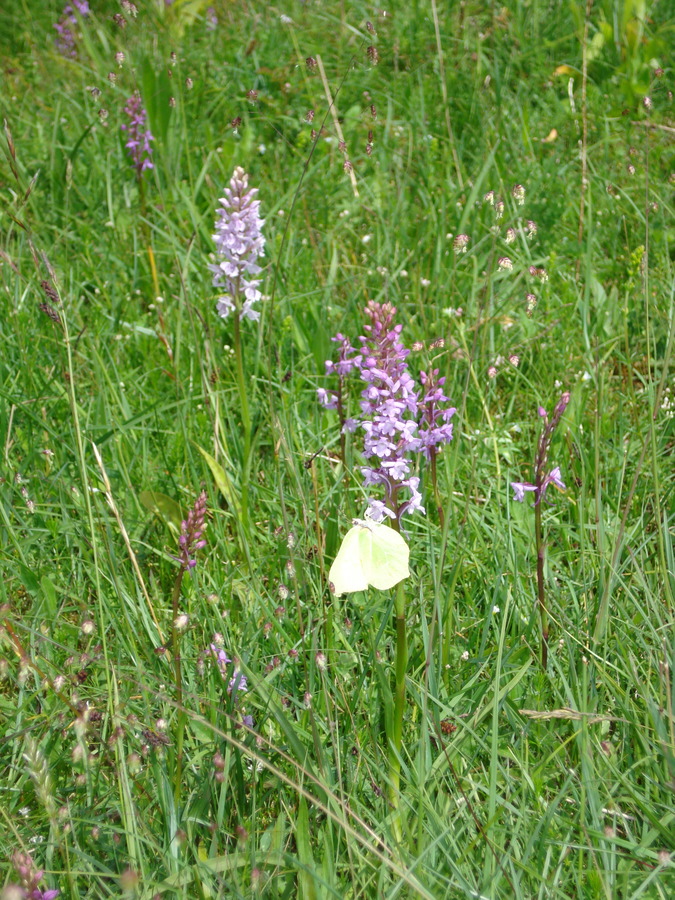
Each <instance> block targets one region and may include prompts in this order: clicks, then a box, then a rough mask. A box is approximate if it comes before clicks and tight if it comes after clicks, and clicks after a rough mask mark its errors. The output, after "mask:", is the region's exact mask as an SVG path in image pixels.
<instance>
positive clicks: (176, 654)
mask: <svg viewBox="0 0 675 900" xmlns="http://www.w3.org/2000/svg"><path fill="white" fill-rule="evenodd" d="M184 574H185V569H184V568H183V566H181V567H180V569H179V571H178V575H177V576H176V582H175V584H174V586H173V595H172V597H171V612H172V616H173V619H172V626H171V653H172V656H173V672H174V679H175V681H176V705H177V707H178V725H177V729H176V765H175V773H176V777H175V781H174V787H173V796H174V800H175V801H176V803H177V802H178V799H179V797H180V788H181V781H182V777H183V735H184V732H185V721H186V717H185V709H184V708H183V672H182V667H181V658H180V635H179V633H178V628H177V627H176V619H177V618H178V603H179V601H180V593H181V587H182V584H183V575H184Z"/></svg>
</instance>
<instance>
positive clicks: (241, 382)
mask: <svg viewBox="0 0 675 900" xmlns="http://www.w3.org/2000/svg"><path fill="white" fill-rule="evenodd" d="M233 328H234V334H233V340H234V355H235V360H236V365H237V387H238V389H239V404H240V409H241V423H242V426H243V429H244V452H243V458H242V463H241V517H242V526H243V528H244V531H245V532H246V533H248V481H249V467H250V462H251V412H250V409H249V405H248V394H247V391H246V378H245V376H244V356H243V352H242V347H241V322H240V321H239V310H238V309H237V310H235V311H234V315H233Z"/></svg>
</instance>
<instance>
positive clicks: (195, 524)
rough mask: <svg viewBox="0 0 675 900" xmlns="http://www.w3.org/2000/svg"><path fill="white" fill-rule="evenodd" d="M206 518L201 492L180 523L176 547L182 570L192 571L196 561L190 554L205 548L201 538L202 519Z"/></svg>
mask: <svg viewBox="0 0 675 900" xmlns="http://www.w3.org/2000/svg"><path fill="white" fill-rule="evenodd" d="M205 516H206V492H205V491H202V492H201V494H200V495H199V497H197V499H196V500H195V504H194V506H193V507H192V509H191V510H190V512H189V513H188V517H187V519H185V520H184V521H183V522H181V529H180V537H179V538H178V546H179V547H180V557H179V562H180V564H181V566H182V567H183V569H194V567H195V566H196V565H197V560H196V559H194V558H193V557H192V556H191V554H192V553H194V551H195V550H201V549H202V547H205V546H206V541H205V540H204V539H203V538H202V535H203V533H204V528H205V525H204V517H205Z"/></svg>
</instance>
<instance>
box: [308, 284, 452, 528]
mask: <svg viewBox="0 0 675 900" xmlns="http://www.w3.org/2000/svg"><path fill="white" fill-rule="evenodd" d="M365 312H366V316H367V317H368V319H369V322H368V324H367V325H365V327H364V330H365V332H366V334H365V336H362V337H360V338H359V340H360V343H361V346H360V348H359V349H358V350H357V349H356V348H354V347H352V345H351V343H350V342H349V340H348V339H347V338H345V337H344V335H342V334H338V335H336V336H335V338H333V340H334V341H335V342H336V343H338V344H339V345H340V351H339V357H338V361H337V362H336V363H334V362H332V361H328V362H327V363H326V371H327V372H328V373H332V372H336V373H337V375H338V378H339V388H338V392H337V395H335V394H331V393H329V392H328V391H324V390H323V389H321V388H320V389H319V392H318V394H319V400H320V401H321V402H323V405H324V406H327V407H328V408H334V406H335V404H336V405H337V409H338V411H339V414H340V422H341V431H342V433H343V434H344V432H345V431H354V430H355V428H356V427H357V426H360V427H361V429H362V430H363V433H364V442H363V456H364V457H365V458H366V459H367V460H369V461H370V465H368V466H363V467H362V468H361V473H362V475H363V481H364V484H365V485H366V487H370V486H373V485H378V486H381V487H383V488H384V492H385V500H384V501H382V500H378V499H375V498H373V497H370V498H369V500H368V511H367V514H368V515H369V516H370V518H372V519H373V520H374V521H376V522H381V521H382V520H383V519H384V518H385V517H389V518H392V519H399V520H400V517H401V516H402V515H403V514H404V513H412V512H415V511H416V510H419V511H420V512H422V513H423V512H424V507H423V506H422V495H421V493H420V491H419V483H420V479H419V478H418V477H417V476H416V475H413V474H412V468H411V461H410V455H411V454H412V453H423V454H424V456H425V457H426V458H427V460H430V461H431V462H432V466H433V463H434V460H435V456H436V454H437V453H438V452H439V451H440V446H441V445H442V444H445V443H448V441H450V440H451V439H452V425H451V424H450V421H449V420H450V419H451V418H452V416H453V415H454V413H455V410H454V408H452V407H449V406H447V404H448V402H449V401H448V398H447V397H446V396H445V394H444V392H443V384H444V382H445V379H444V378H439V377H438V370H433V371H432V372H431V373H429V374H427V373H425V372H422V373H421V374H420V380H421V382H422V386H423V394H422V396H421V397H420V394H419V393H418V390H417V387H416V385H415V382H414V380H413V378H412V376H411V375H410V373H409V371H408V364H407V358H408V355H409V353H410V351H409V350H408V349H407V348H406V347H405V346H404V344H403V343H402V341H401V340H400V336H401V332H402V330H403V326H402V325H400V324H398V325H396V324H394V317H395V315H396V307H394V306H392V305H391V304H389V303H384V304H380V303H376V302H374V301H371V302H370V303H369V304H368V306H367V307H366V310H365ZM354 369H358V371H359V374H360V377H361V380H362V381H363V382H365V385H366V386H365V388H364V389H363V391H362V392H361V416H360V417H359V419H346V418H344V414H343V397H344V379H345V377H346V376H347V375H348V374H350V373H351V372H352V371H353V370H354ZM325 398H329V400H328V402H326V399H325ZM333 398H335V403H334V401H333ZM329 403H330V404H331V405H330V406H329V405H328V404H329ZM403 489H405V491H406V493H405V494H403V495H402V494H401V492H402V491H403Z"/></svg>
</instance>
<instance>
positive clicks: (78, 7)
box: [54, 0, 90, 58]
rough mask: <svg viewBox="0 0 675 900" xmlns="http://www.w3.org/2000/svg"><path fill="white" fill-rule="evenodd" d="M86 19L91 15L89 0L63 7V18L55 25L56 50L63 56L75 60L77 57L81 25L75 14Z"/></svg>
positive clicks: (73, 2)
mask: <svg viewBox="0 0 675 900" xmlns="http://www.w3.org/2000/svg"><path fill="white" fill-rule="evenodd" d="M76 12H77V13H78V14H79V16H80V17H81V18H83V19H85V18H86V17H87V16H88V15H89V12H90V10H89V3H88V2H87V0H72V2H71V3H67V4H66V5H65V6H64V7H63V12H62V13H61V18H60V19H59V21H58V22H56V23H55V25H54V28H55V29H56V32H57V37H56V38H55V44H56V49H57V50H58V52H59V53H60V54H61V56H69V57H71V58H74V57H76V56H77V46H76V45H77V37H78V31H77V27H78V25H79V21H78V17H77V15H76V14H75V13H76Z"/></svg>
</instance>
